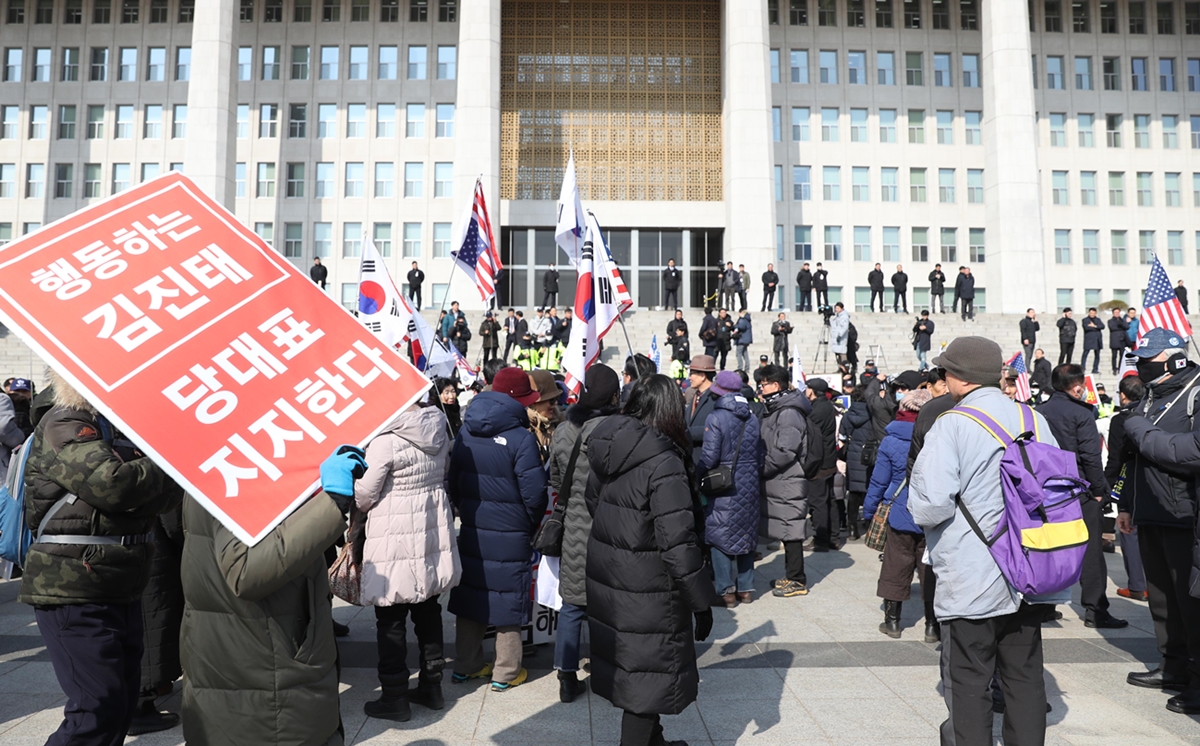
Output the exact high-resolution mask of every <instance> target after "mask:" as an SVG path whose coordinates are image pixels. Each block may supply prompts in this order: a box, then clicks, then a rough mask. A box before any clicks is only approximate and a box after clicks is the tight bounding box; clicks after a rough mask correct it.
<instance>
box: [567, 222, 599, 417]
mask: <svg viewBox="0 0 1200 746" xmlns="http://www.w3.org/2000/svg"><path fill="white" fill-rule="evenodd" d="M594 238H595V235H594V234H593V233H592V231H591V228H590V226H589V228H588V230H587V240H586V241H584V242H583V251H582V253H581V254H580V258H579V279H578V280H577V281H576V283H575V309H574V312H575V320H574V321H572V322H571V337H570V339H569V340H568V341H567V350H566V352H564V353H563V358H562V369H563V375H564V378H565V383H566V385H567V390H568V391H570V392H571V393H572V394H578V393H579V392H580V391H581V390H582V389H583V377H584V375H585V374H586V373H587V369H588V368H589V367H591V365H592V363H594V362H595V361H596V358H597V357H599V356H600V339H599V337H598V336H597V335H596V313H597V308H598V304H597V298H596V285H597V283H596V277H595V274H594V272H593V262H592V254H593V246H594V245H595V244H594V242H593V239H594Z"/></svg>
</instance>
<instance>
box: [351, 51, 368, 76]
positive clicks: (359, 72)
mask: <svg viewBox="0 0 1200 746" xmlns="http://www.w3.org/2000/svg"><path fill="white" fill-rule="evenodd" d="M368 67H370V49H369V48H368V47H350V69H349V71H348V74H347V76H346V79H347V80H366V79H367V68H368Z"/></svg>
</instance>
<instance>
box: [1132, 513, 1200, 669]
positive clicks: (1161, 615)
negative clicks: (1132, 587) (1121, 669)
mask: <svg viewBox="0 0 1200 746" xmlns="http://www.w3.org/2000/svg"><path fill="white" fill-rule="evenodd" d="M1194 541H1195V536H1194V535H1193V534H1192V530H1191V529H1190V528H1183V527H1179V528H1173V527H1164V526H1138V548H1139V549H1141V552H1142V566H1143V567H1144V568H1145V570H1146V591H1147V593H1149V594H1150V598H1149V603H1150V618H1151V619H1153V620H1154V636H1155V637H1156V638H1157V639H1158V651H1159V652H1160V653H1162V657H1163V659H1162V664H1161V668H1162V670H1163V673H1164V674H1165V675H1166V676H1167V677H1168V678H1183V677H1184V676H1186V677H1187V678H1188V679H1189V681H1190V683H1189V686H1190V687H1191V688H1193V689H1196V688H1200V599H1198V598H1195V597H1193V596H1191V595H1189V593H1188V579H1189V576H1190V575H1191V570H1192V560H1191V557H1192V544H1193V542H1194ZM1189 659H1190V661H1189Z"/></svg>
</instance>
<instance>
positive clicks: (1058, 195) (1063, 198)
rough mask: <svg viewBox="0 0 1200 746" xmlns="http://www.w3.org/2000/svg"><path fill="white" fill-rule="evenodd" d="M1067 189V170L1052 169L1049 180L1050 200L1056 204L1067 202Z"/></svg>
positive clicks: (1068, 201)
mask: <svg viewBox="0 0 1200 746" xmlns="http://www.w3.org/2000/svg"><path fill="white" fill-rule="evenodd" d="M1067 189H1068V187H1067V172H1066V171H1054V172H1053V173H1052V174H1051V181H1050V195H1051V202H1052V203H1053V204H1056V205H1066V204H1069V203H1070V198H1069V196H1068V192H1067Z"/></svg>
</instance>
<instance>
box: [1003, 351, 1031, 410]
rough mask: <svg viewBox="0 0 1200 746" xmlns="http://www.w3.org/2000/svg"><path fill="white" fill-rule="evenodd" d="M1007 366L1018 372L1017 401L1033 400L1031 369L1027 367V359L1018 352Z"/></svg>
mask: <svg viewBox="0 0 1200 746" xmlns="http://www.w3.org/2000/svg"><path fill="white" fill-rule="evenodd" d="M1005 364H1006V365H1008V366H1009V367H1011V368H1012V369H1013V370H1015V371H1017V401H1029V400H1030V399H1032V398H1033V391H1032V390H1031V389H1030V388H1029V369H1028V368H1026V367H1025V357H1024V356H1023V355H1022V354H1021V353H1019V352H1018V353H1017V354H1015V355H1013V356H1012V358H1010V359H1009V361H1008V362H1007V363H1005Z"/></svg>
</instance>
